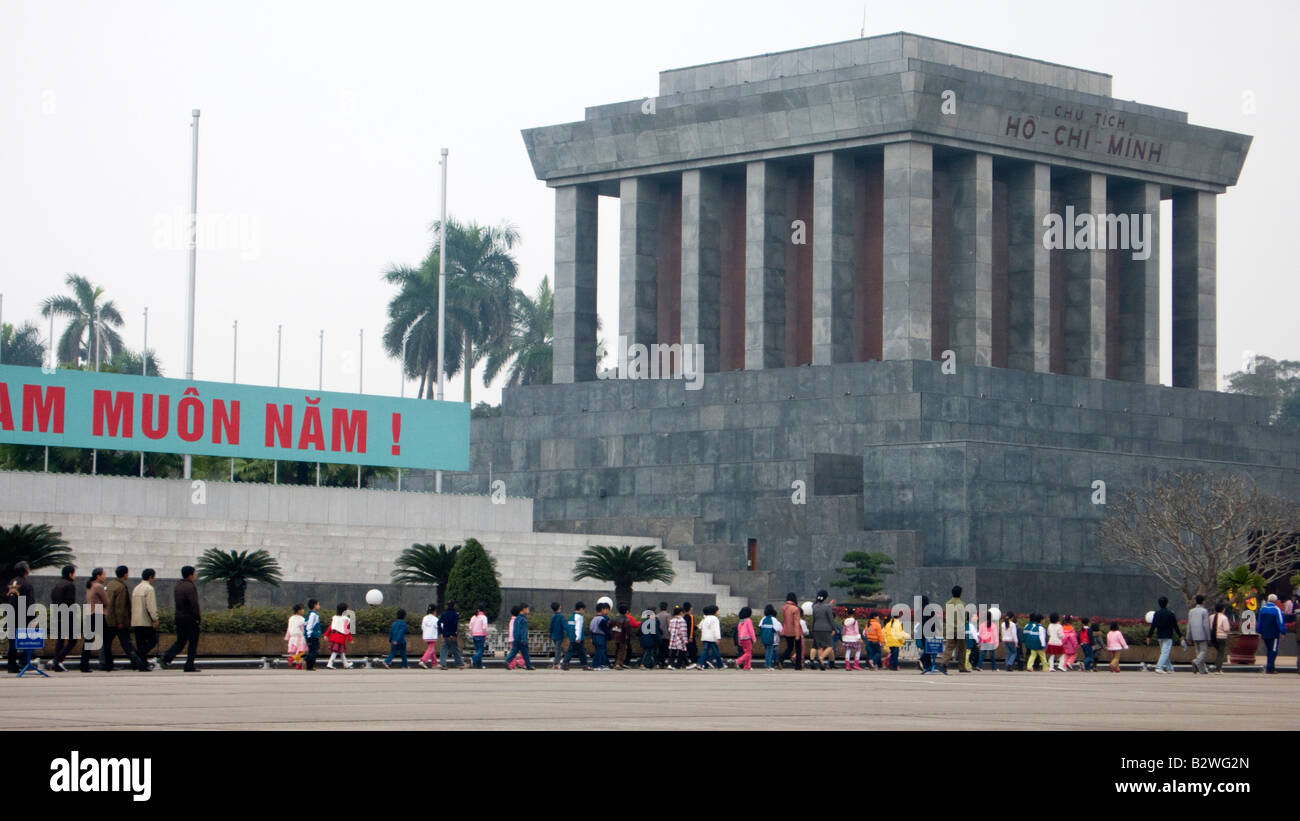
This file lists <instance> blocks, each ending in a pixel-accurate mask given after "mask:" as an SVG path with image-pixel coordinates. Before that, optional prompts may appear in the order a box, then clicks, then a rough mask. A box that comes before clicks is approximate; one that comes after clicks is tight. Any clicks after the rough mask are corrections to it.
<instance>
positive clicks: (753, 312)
mask: <svg viewBox="0 0 1300 821" xmlns="http://www.w3.org/2000/svg"><path fill="white" fill-rule="evenodd" d="M785 198H786V192H785V169H784V168H782V167H781V166H779V165H776V164H774V163H770V162H763V161H759V162H751V163H749V164H748V165H747V166H746V168H745V368H746V369H747V370H761V369H763V368H780V367H782V366H783V365H784V364H785V246H786V243H787V242H788V241H789V238H790V234H789V231H790V226H789V224H788V223H787V221H786V214H785Z"/></svg>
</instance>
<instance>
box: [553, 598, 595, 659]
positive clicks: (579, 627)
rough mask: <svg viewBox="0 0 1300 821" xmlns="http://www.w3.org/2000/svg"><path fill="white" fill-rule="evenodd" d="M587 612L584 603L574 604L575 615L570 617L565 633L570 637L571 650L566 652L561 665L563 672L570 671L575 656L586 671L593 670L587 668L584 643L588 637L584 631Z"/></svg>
mask: <svg viewBox="0 0 1300 821" xmlns="http://www.w3.org/2000/svg"><path fill="white" fill-rule="evenodd" d="M586 610H587V605H585V604H583V603H582V602H578V603H576V604H574V605H573V615H571V616H569V620H568V621H567V622H566V623H565V631H566V632H567V633H568V635H569V649H568V650H566V651H565V653H564V661H562V662H561V663H560V669H562V670H568V669H569V662H570V661H571V660H572V659H573V657H574V656H577V657H578V664H580V665H581V666H582V668H583V669H584V670H589V669H591V668H589V667H588V666H587V645H586V644H584V643H583V642H584V640H585V638H586V635H587V634H586V633H585V632H584V631H583V627H584V624H583V622H584V620H585V618H586V616H585V613H586Z"/></svg>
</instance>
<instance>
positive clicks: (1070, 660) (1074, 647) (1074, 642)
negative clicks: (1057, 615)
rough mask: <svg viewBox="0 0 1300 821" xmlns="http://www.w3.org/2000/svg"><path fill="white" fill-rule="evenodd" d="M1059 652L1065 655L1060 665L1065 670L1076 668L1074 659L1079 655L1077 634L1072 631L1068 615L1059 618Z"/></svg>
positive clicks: (1072, 626)
mask: <svg viewBox="0 0 1300 821" xmlns="http://www.w3.org/2000/svg"><path fill="white" fill-rule="evenodd" d="M1061 653H1062V654H1063V655H1064V656H1065V658H1064V660H1063V661H1062V666H1063V667H1064V668H1065V669H1066V670H1074V669H1076V668H1077V665H1076V664H1075V663H1074V660H1075V659H1076V658H1078V656H1079V634H1078V633H1076V632H1074V625H1073V624H1072V623H1071V622H1070V617H1069V616H1066V617H1065V618H1063V619H1061Z"/></svg>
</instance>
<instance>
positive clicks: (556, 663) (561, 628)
mask: <svg viewBox="0 0 1300 821" xmlns="http://www.w3.org/2000/svg"><path fill="white" fill-rule="evenodd" d="M547 632H549V633H550V634H551V643H552V644H554V645H555V658H554V659H553V660H552V662H551V669H552V670H558V669H560V662H561V661H563V660H564V635H565V633H567V632H568V629H567V625H566V624H565V622H564V614H563V613H561V612H560V603H559V602H557V601H553V602H551V624H550V627H549V629H548V631H547Z"/></svg>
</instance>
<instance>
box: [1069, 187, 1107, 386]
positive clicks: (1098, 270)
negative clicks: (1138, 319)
mask: <svg viewBox="0 0 1300 821" xmlns="http://www.w3.org/2000/svg"><path fill="white" fill-rule="evenodd" d="M1064 192H1065V198H1064V202H1065V205H1066V207H1067V208H1069V207H1070V206H1073V207H1074V213H1075V215H1076V218H1077V215H1080V214H1092V215H1093V216H1094V217H1095V216H1096V215H1097V214H1104V213H1105V212H1106V177H1105V175H1104V174H1076V175H1074V176H1072V177H1070V178H1068V179H1067V180H1066V182H1065V185H1064ZM1067 213H1069V212H1068V211H1067ZM1061 216H1062V220H1063V222H1064V230H1065V231H1066V232H1067V233H1070V234H1072V235H1074V236H1075V237H1076V241H1077V239H1079V238H1080V237H1079V233H1080V232H1079V229H1078V228H1077V227H1076V226H1075V225H1072V224H1070V220H1068V219H1065V216H1066V215H1065V214H1062V215H1061ZM1096 229H1097V225H1095V224H1094V226H1093V236H1092V237H1091V238H1090V239H1089V240H1088V242H1089V244H1090V247H1089V248H1077V247H1076V248H1073V249H1066V250H1063V251H1061V253H1063V254H1065V372H1066V373H1068V374H1071V375H1073V376H1089V377H1092V378H1093V379H1105V378H1106V250H1105V249H1104V248H1102V247H1101V246H1102V245H1103V243H1102V242H1099V241H1098V240H1097V236H1096ZM1101 229H1102V230H1103V231H1104V230H1105V225H1104V224H1103V225H1102V226H1101Z"/></svg>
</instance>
